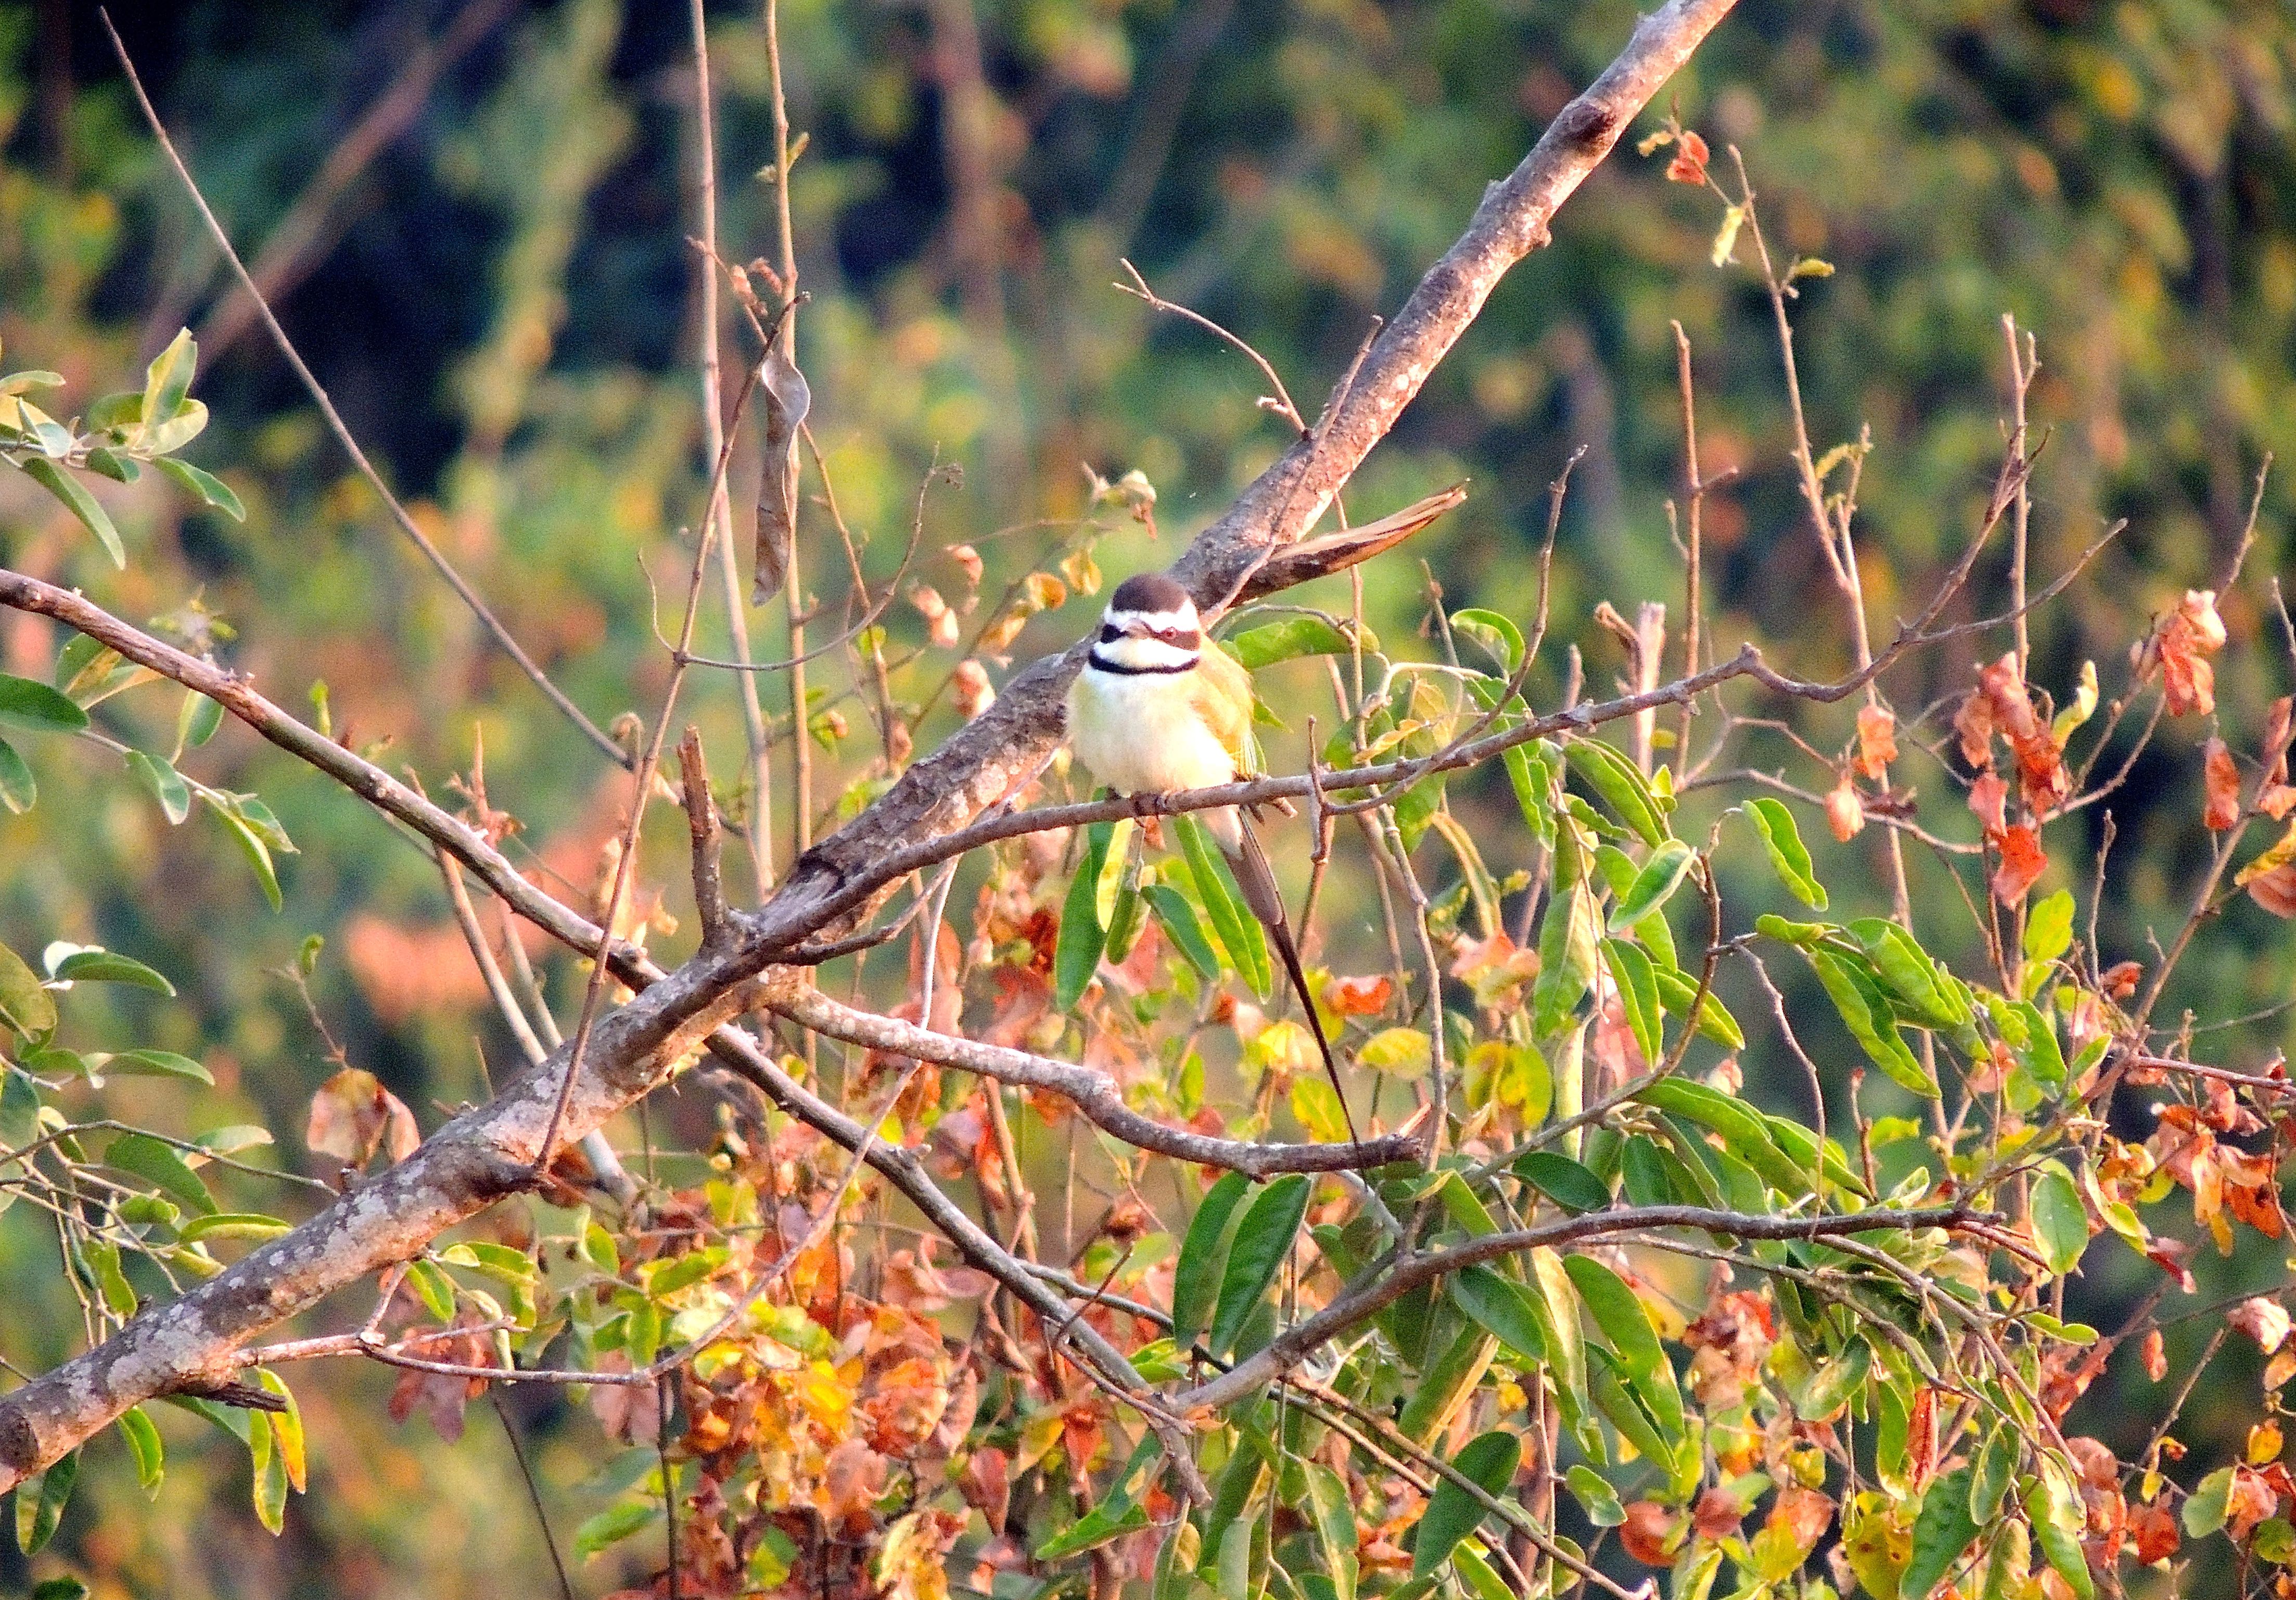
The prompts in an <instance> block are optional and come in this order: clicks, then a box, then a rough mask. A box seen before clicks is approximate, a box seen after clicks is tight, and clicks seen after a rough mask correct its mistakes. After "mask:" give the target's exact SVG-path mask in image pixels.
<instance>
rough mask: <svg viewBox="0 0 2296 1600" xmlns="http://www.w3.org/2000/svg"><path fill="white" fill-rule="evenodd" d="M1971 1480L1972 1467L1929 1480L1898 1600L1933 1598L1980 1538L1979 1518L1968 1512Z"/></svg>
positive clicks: (1927, 1599)
mask: <svg viewBox="0 0 2296 1600" xmlns="http://www.w3.org/2000/svg"><path fill="white" fill-rule="evenodd" d="M1969 1479H1970V1469H1969V1468H1968V1467H1965V1466H1964V1467H1957V1468H1956V1469H1955V1470H1954V1471H1952V1472H1950V1473H1946V1474H1945V1475H1944V1476H1942V1477H1939V1478H1934V1479H1931V1481H1930V1486H1929V1491H1928V1493H1926V1494H1924V1495H1923V1497H1922V1509H1921V1514H1920V1515H1918V1516H1916V1517H1915V1519H1914V1554H1913V1559H1912V1560H1910V1561H1908V1562H1907V1563H1906V1572H1905V1577H1904V1578H1903V1579H1901V1580H1900V1582H1899V1586H1898V1600H1930V1596H1931V1593H1933V1592H1934V1591H1935V1590H1936V1588H1937V1587H1938V1585H1939V1584H1940V1583H1943V1582H1944V1581H1945V1579H1946V1575H1947V1574H1948V1572H1950V1571H1952V1570H1953V1568H1954V1565H1955V1563H1957V1562H1959V1561H1960V1560H1961V1558H1962V1555H1963V1554H1964V1552H1965V1551H1967V1550H1968V1548H1969V1547H1970V1544H1971V1541H1972V1540H1973V1539H1975V1538H1977V1533H1978V1528H1977V1522H1976V1519H1974V1518H1973V1517H1972V1516H1971V1515H1970V1514H1969Z"/></svg>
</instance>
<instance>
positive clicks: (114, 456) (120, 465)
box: [87, 445, 143, 483]
mask: <svg viewBox="0 0 2296 1600" xmlns="http://www.w3.org/2000/svg"><path fill="white" fill-rule="evenodd" d="M87 470H88V471H89V472H94V473H97V474H98V475H100V476H102V477H105V478H109V479H111V480H112V482H114V483H133V482H135V480H137V479H138V478H141V477H142V476H143V463H141V462H139V461H137V460H136V459H135V457H134V456H132V455H120V454H119V452H118V451H116V450H112V449H110V448H107V447H104V446H102V445H91V446H90V447H88V452H87Z"/></svg>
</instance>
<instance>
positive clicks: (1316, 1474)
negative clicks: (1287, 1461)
mask: <svg viewBox="0 0 2296 1600" xmlns="http://www.w3.org/2000/svg"><path fill="white" fill-rule="evenodd" d="M1300 1477H1301V1480H1302V1481H1301V1483H1300V1488H1301V1489H1302V1490H1303V1491H1304V1492H1305V1494H1306V1497H1307V1501H1308V1512H1309V1514H1311V1515H1312V1516H1313V1517H1314V1519H1315V1523H1316V1538H1317V1539H1318V1540H1319V1541H1320V1542H1321V1543H1322V1545H1323V1547H1324V1560H1325V1561H1327V1562H1329V1563H1331V1568H1330V1576H1331V1579H1332V1596H1333V1600H1355V1593H1356V1573H1357V1558H1356V1546H1357V1539H1356V1508H1355V1502H1354V1499H1353V1497H1351V1496H1349V1493H1348V1484H1347V1480H1345V1479H1344V1478H1341V1476H1340V1475H1339V1473H1335V1472H1333V1470H1332V1469H1331V1468H1330V1467H1328V1466H1325V1465H1324V1464H1323V1463H1322V1462H1320V1461H1310V1462H1308V1463H1307V1464H1306V1466H1305V1468H1304V1470H1303V1471H1302V1473H1301V1474H1300Z"/></svg>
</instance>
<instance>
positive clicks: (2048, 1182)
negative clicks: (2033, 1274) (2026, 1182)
mask: <svg viewBox="0 0 2296 1600" xmlns="http://www.w3.org/2000/svg"><path fill="white" fill-rule="evenodd" d="M2032 1208H2033V1237H2034V1239H2035V1241H2036V1242H2038V1243H2039V1245H2040V1247H2041V1253H2042V1254H2043V1255H2045V1256H2046V1257H2047V1258H2048V1261H2049V1270H2050V1271H2052V1272H2054V1273H2059V1274H2062V1273H2067V1272H2071V1270H2072V1269H2073V1268H2076V1267H2078V1266H2079V1265H2080V1259H2081V1256H2082V1254H2083V1253H2084V1252H2086V1251H2087V1249H2088V1212H2087V1210H2085V1209H2084V1208H2083V1207H2082V1205H2081V1197H2080V1190H2079V1188H2077V1187H2076V1186H2074V1184H2073V1180H2072V1179H2071V1177H2068V1176H2067V1175H2066V1174H2065V1172H2064V1170H2063V1169H2062V1168H2059V1167H2054V1166H2052V1167H2051V1168H2050V1169H2047V1170H2046V1171H2044V1172H2043V1173H2042V1174H2041V1175H2040V1176H2039V1177H2037V1178H2035V1179H2034V1180H2033V1198H2032Z"/></svg>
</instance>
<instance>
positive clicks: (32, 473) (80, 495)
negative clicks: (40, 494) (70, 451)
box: [23, 455, 127, 570]
mask: <svg viewBox="0 0 2296 1600" xmlns="http://www.w3.org/2000/svg"><path fill="white" fill-rule="evenodd" d="M23 467H24V476H26V477H27V478H29V479H30V480H32V481H33V482H35V483H37V484H38V485H39V486H40V487H41V488H44V489H45V490H47V491H48V493H50V494H52V495H53V496H55V497H56V498H57V499H59V500H61V501H62V502H63V503H64V505H65V506H66V507H67V508H69V509H70V512H71V514H72V515H74V516H75V517H78V519H79V522H80V526H81V527H83V528H85V529H87V530H88V531H89V532H90V533H92V534H94V535H95V542H96V543H97V544H99V545H101V546H103V553H104V554H106V555H108V556H110V557H111V564H112V565H113V566H115V567H118V568H120V569H121V570H126V568H127V546H125V545H123V544H121V543H120V542H119V529H117V528H114V527H113V526H112V525H111V516H110V515H109V514H108V513H106V512H105V511H104V509H103V507H102V505H100V504H98V503H97V501H96V497H95V496H94V495H91V494H89V493H88V492H87V489H86V487H85V486H84V485H82V484H81V482H80V480H78V479H77V478H75V477H73V476H72V475H71V474H70V472H67V471H65V470H64V468H63V467H61V465H59V464H57V463H55V462H53V461H50V460H49V459H48V458H47V457H46V456H45V455H33V456H29V457H27V458H26V459H25V461H24V463H23Z"/></svg>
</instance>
